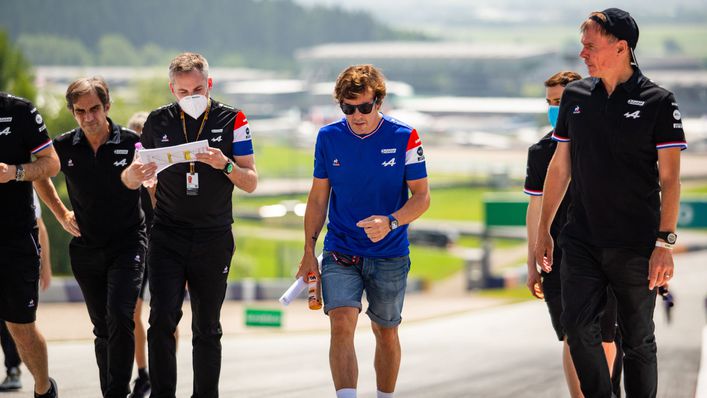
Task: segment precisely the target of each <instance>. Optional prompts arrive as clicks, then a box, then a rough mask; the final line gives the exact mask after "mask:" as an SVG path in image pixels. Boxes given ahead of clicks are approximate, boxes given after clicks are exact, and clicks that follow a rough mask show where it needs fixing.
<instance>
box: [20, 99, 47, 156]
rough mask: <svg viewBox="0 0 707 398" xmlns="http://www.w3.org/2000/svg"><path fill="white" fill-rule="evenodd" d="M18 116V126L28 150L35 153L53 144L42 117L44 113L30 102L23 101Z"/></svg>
mask: <svg viewBox="0 0 707 398" xmlns="http://www.w3.org/2000/svg"><path fill="white" fill-rule="evenodd" d="M17 118H18V127H19V129H20V132H21V133H22V141H23V143H24V145H25V148H26V149H27V151H29V152H30V153H32V154H34V153H37V152H41V151H42V150H43V149H45V148H47V147H48V146H50V145H51V144H52V140H51V139H50V138H49V134H48V133H47V126H46V125H45V124H44V119H42V115H40V114H39V111H38V110H37V108H36V107H34V105H32V104H31V103H29V102H22V103H21V105H20V106H19V109H18V110H17Z"/></svg>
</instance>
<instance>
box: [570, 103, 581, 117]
mask: <svg viewBox="0 0 707 398" xmlns="http://www.w3.org/2000/svg"><path fill="white" fill-rule="evenodd" d="M572 113H573V114H575V115H579V114H580V113H582V111H581V110H580V109H579V105H577V106H575V107H574V110H573V111H572Z"/></svg>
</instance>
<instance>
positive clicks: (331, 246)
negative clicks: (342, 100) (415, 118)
mask: <svg viewBox="0 0 707 398" xmlns="http://www.w3.org/2000/svg"><path fill="white" fill-rule="evenodd" d="M314 177H315V178H322V179H323V178H327V179H329V184H330V185H331V196H330V200H329V223H328V224H327V228H328V231H327V234H326V237H325V238H324V249H325V250H334V251H339V252H342V253H345V254H350V255H360V256H364V257H384V258H385V257H398V256H404V255H407V254H408V253H409V252H410V251H409V248H408V246H409V242H408V238H407V225H404V226H401V227H400V228H397V229H396V230H394V231H391V232H390V233H389V234H388V235H387V236H386V237H385V238H384V239H383V240H381V241H379V242H377V243H373V242H371V240H370V239H369V238H368V237H367V236H366V233H365V232H364V230H363V228H360V227H357V226H356V223H357V222H359V221H361V220H363V219H365V218H367V217H370V216H372V215H388V214H391V213H393V212H395V211H397V210H398V209H400V208H401V207H403V205H404V204H405V202H407V200H408V185H407V181H411V180H418V179H421V178H425V177H427V170H426V168H425V155H424V151H423V149H422V142H421V141H420V137H419V136H418V134H417V131H416V130H415V129H413V128H412V127H410V126H408V125H406V124H403V123H401V122H400V121H398V120H395V119H393V118H391V117H389V116H385V115H384V116H383V118H382V119H381V121H380V123H379V124H378V126H377V127H376V129H375V130H374V131H373V132H372V133H370V134H368V135H366V136H359V135H356V134H355V133H354V132H353V131H352V130H351V129H350V128H349V125H348V123H347V122H346V118H342V119H341V120H339V121H337V122H334V123H332V124H329V125H327V126H324V127H322V128H321V129H320V130H319V135H318V136H317V144H316V149H315V154H314Z"/></svg>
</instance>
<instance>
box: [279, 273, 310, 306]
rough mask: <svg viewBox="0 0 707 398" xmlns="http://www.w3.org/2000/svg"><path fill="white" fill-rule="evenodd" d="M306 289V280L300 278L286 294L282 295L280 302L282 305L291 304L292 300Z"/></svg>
mask: <svg viewBox="0 0 707 398" xmlns="http://www.w3.org/2000/svg"><path fill="white" fill-rule="evenodd" d="M306 287H307V282H305V281H304V278H302V277H301V276H300V277H299V278H297V280H296V281H295V282H294V283H293V284H292V285H290V287H289V288H288V289H287V290H286V291H285V293H283V294H282V297H280V302H281V303H282V305H288V304H290V303H291V302H292V300H294V299H296V298H297V296H299V295H300V293H302V291H303V290H304V289H305V288H306Z"/></svg>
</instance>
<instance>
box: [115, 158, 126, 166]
mask: <svg viewBox="0 0 707 398" xmlns="http://www.w3.org/2000/svg"><path fill="white" fill-rule="evenodd" d="M127 164H128V159H126V158H123V159H122V160H120V161H117V162H114V163H113V166H115V167H120V166H127Z"/></svg>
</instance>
